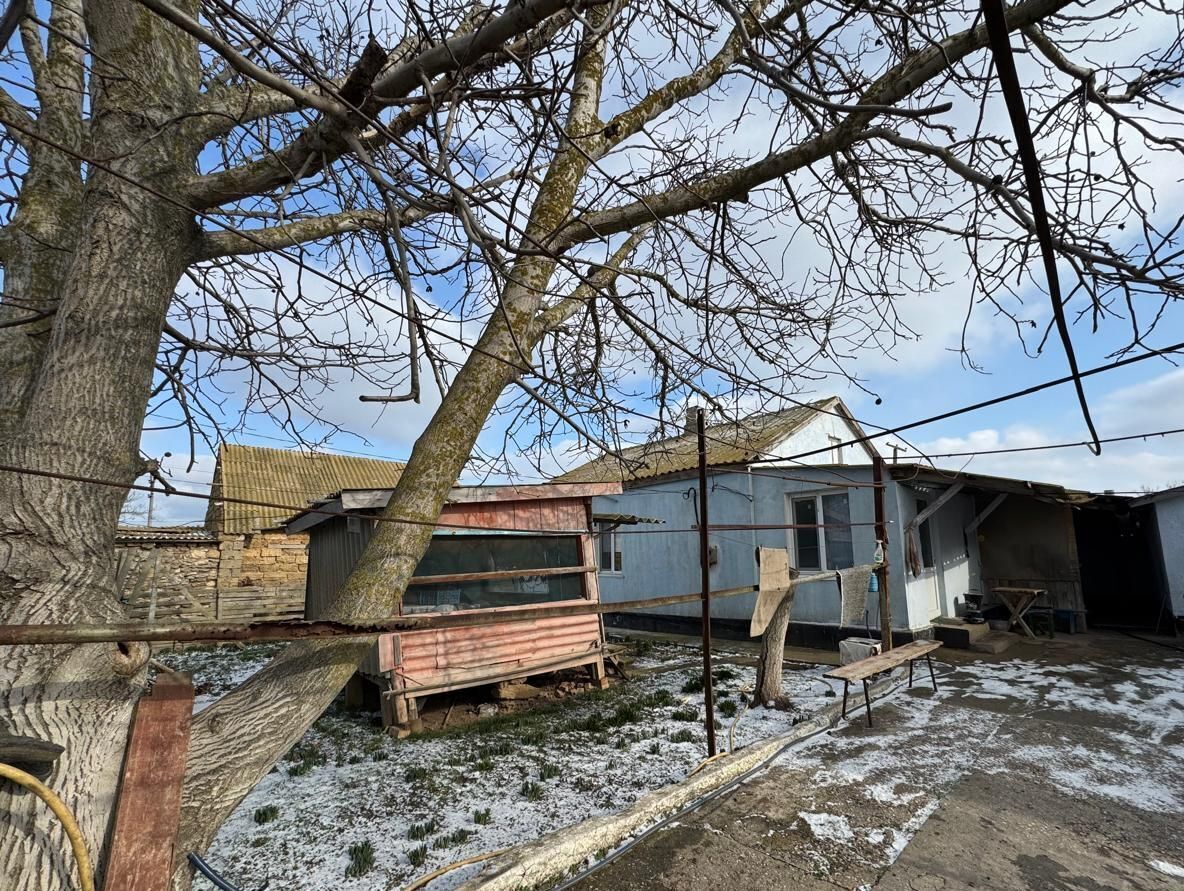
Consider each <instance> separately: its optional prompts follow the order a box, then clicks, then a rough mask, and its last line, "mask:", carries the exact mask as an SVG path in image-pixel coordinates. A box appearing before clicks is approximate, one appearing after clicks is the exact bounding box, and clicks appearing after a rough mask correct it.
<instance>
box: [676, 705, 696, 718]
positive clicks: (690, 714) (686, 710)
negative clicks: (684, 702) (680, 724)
mask: <svg viewBox="0 0 1184 891" xmlns="http://www.w3.org/2000/svg"><path fill="white" fill-rule="evenodd" d="M670 717H671V719H672V720H675V721H698V720H699V710H698V709H697V708H693V707H691V706H689V705H688V706H684V707H683V708H678V709H675V710H674V711H672V712H671V713H670Z"/></svg>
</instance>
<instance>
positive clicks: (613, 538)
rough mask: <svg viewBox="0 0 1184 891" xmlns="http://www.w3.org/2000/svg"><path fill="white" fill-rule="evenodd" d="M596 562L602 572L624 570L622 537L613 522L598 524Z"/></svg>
mask: <svg viewBox="0 0 1184 891" xmlns="http://www.w3.org/2000/svg"><path fill="white" fill-rule="evenodd" d="M596 554H597V558H596V562H597V565H598V566H599V567H600V571H601V572H623V571H624V570H623V567H622V563H621V539H620V537H619V536H618V535H617V527H616V525H615V524H613V523H597V524H596Z"/></svg>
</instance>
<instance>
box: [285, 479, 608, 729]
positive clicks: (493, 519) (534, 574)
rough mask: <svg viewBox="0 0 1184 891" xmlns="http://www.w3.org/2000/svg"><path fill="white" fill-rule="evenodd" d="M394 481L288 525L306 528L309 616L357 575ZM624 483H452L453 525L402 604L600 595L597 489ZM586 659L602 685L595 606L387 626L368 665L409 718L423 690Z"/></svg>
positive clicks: (447, 511)
mask: <svg viewBox="0 0 1184 891" xmlns="http://www.w3.org/2000/svg"><path fill="white" fill-rule="evenodd" d="M392 491H393V490H391V489H353V490H350V489H347V490H344V491H342V492H339V493H337V494H336V495H333V496H330V497H329V498H326V499H323V500H321V501H319V502H317V503H316V504H314V505H313V508H314V509H315V510H319V511H323V512H320V513H317V512H313V511H311V510H306V511H304V512H302V513H300V514H298V515H297V516H296V517H294V518H293V519H292V520H291V521H290V522H289V523H288V524H287V528H288V531H289V532H292V533H302V532H307V533H308V534H309V551H308V555H309V565H308V581H307V585H306V589H305V615H306V617H307V618H309V619H316V618H319V617H320V616H322V615H323V614H324V612H325V610H326V609H327V607H328V605H329V603H330V602H331V601H332V599H333V597H334V596H335V595H336V593H337V591H338V590H339V589H340V587H341V585H342V584H343V583H344V582H345V580H346V579H347V578H348V577H349V574H350V572H351V571H352V570H353V567H354V565H355V564H356V563H357V561H358V558H359V557H360V556H361V554H362V551H363V549H364V548H365V547H366V544H367V542H369V540H370V537H371V536H372V535H373V532H374V529H375V527H376V525H377V523H378V522H379V521H378V519H377V518H378V516H379V515H380V514H381V512H382V510H383V509H384V508H385V507H386V505H387V503H388V502H389V501H390V498H391V495H392ZM620 491H621V487H620V484H618V483H596V484H564V485H554V484H551V485H534V486H461V487H457V488H454V489H453V490H452V492H451V494H450V495H449V497H448V500H447V502H446V504H445V506H444V509H443V511H442V512H441V515H440V522H442V523H445V524H448V525H446V526H441V527H438V528H437V529H436V531H435V532H434V533H433V537H432V542H431V544H430V545H429V546H428V550H427V553H426V554H425V555H424V557H423V559H422V560H421V561H420V563H419V566H418V568H417V569H416V572H415V576H414V577H413V578H412V579H411V583H410V585H409V586H408V587H407V591H406V592H405V594H404V596H403V603H402V606H401V615H408V614H412V613H415V614H437V615H439V614H444V613H451V612H481V611H489V612H499V613H505V612H514V611H529V610H531V609H532V608H535V607H543V606H547V607H562V606H565V605H570V606H573V607H575V606H578V605H582V604H586V603H587V602H589V601H591V602H594V603H595V602H599V600H600V589H599V586H598V583H597V574H596V573H597V563H596V550H595V545H594V542H593V536H592V522H593V520H592V498H593V496H596V495H610V494H618V493H620ZM456 527H463V528H456ZM578 666H587V667H588V669H589V671H590V672H591V673H592V677H593V679H594V680H596V681H597V682H599V683H602V684H603V682H604V678H605V670H604V631H603V625H602V622H601V620H600V617H599V616H598V615H588V614H585V615H571V616H552V617H547V618H524V619H523V620H521V621H512V622H505V623H499V624H497V625H486V626H471V627H461V628H446V629H443V628H442V629H428V630H422V631H410V632H400V633H395V634H384V635H381V636H380V637H379V642H378V645H377V647H375V649H374V651H372V653H371V654H370V655H369V656H368V657H367V658H366V660H365V661H364V662H363V664H362V666H361V669H360V672H361V674H362V675H363V677H365V678H366V679H367V680H369V681H372V682H374V683H377V684H378V685H379V688H380V689H381V691H382V703H383V709H382V711H383V719H384V722H385V723H386V724H387V725H388V726H390V725H398V726H400V727H402V728H407V727H410V726H413V725H414V724H415V723H416V721H417V719H418V707H417V700H419V699H421V698H423V697H425V696H429V695H432V694H435V693H443V692H447V691H450V690H459V689H463V688H467V687H475V686H479V685H483V684H491V683H496V682H499V681H507V680H511V679H514V678H520V677H527V676H530V675H533V674H541V673H545V672H551V671H557V670H559V669H564V668H575V667H578Z"/></svg>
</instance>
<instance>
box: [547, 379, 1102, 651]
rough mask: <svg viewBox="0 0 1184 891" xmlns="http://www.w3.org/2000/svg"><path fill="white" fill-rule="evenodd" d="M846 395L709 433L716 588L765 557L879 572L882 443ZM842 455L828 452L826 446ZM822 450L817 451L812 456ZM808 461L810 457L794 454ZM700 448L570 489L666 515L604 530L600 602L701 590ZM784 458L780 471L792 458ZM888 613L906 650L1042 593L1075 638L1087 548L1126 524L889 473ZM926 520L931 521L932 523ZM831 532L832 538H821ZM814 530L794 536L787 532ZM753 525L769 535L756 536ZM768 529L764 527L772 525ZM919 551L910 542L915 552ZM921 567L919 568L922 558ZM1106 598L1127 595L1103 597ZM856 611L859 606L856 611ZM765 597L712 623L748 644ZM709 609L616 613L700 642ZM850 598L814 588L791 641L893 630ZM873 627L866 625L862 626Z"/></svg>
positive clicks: (677, 448) (1079, 498)
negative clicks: (1007, 594) (877, 448)
mask: <svg viewBox="0 0 1184 891" xmlns="http://www.w3.org/2000/svg"><path fill="white" fill-rule="evenodd" d="M863 435H864V434H863V432H862V430H861V429H860V428H859V425H858V424H857V423H856V422H855V421H854V420H853V419H852V417H851V415H850V413H849V412H848V411H847V409H846V408H845V407H844V406H843V404H842V402H841V400H839V399H837V398H831V399H824V400H819V401H817V402H813V403H809V404H807V405H802V406H798V407H795V408H792V409H789V410H787V411H782V412H774V413H769V414H760V415H754V416H751V417H748V418H744V419H743V420H741V421H739V422H729V423H727V424H718V425H712V426H711V427H709V428H708V430H707V438H708V441H707V463H708V466H709V470H708V497H709V516H710V524H711V525H712V526H713V527H727V526H730V527H737V528H733V529H715V530H713V531H712V532H711V534H710V536H709V562H710V580H711V588H712V590H729V589H734V588H742V587H745V586H750V585H754V584H756V581H757V579H758V569H757V565H756V559H755V552H756V549H757V548H758V547H761V546H763V547H784V548H788V549H789V552H790V560H791V564H792V565H793V566H796V567H797V568H798V569H799V570H801V571H802V572H803V573H805V574H809V573H813V572H819V571H823V570H830V569H842V568H846V567H850V566H853V565H857V564H868V563H871V562H873V560H874V554H875V551H876V540H875V533H874V525H873V524H874V519H875V502H874V494H873V493H874V484H873V475H874V470H873V466H872V461H873V460H874V458H875V457H876V454H875V452H874V450H873V449H872V448H871V446H870V444H866V443H865V444H861V445H855V446H846V445H844V443H846V442H849V441H852V440H856V439H859V438H860V437H862V436H863ZM828 446H829V448H828ZM811 452H817V454H813V455H806V453H811ZM795 455H803V458H802V459H801V461H796V460H790V458H791V456H795ZM697 457H698V456H697V442H696V437H695V435H694V434H693V433H691V432H689V431H688V432H686V433H684V434H682V435H680V436H676V437H672V438H669V439H664V440H659V441H656V442H651V443H647V444H645V445H641V446H637V447H634V448H631V449H627V450H625V451H624V452H623V453H622V454H621V455H620V457H613V456H604V457H601V458H598V459H596V460H595V461H592V462H589V463H588V464H585V465H583V466H581V467H578V468H575V469H573V470H572V471H569V472H568V473H565V474H562V475H561V476H558V477H556V479H555V481H556V482H563V483H567V482H576V481H579V482H593V481H606V480H619V481H621V482H622V486H623V491H622V492H621V494H620V495H612V496H601V497H598V498H596V499H595V501H594V508H595V512H596V514H598V515H606V514H610V513H613V512H619V513H631V514H644V515H646V516H649V517H656V518H660V519H661V520H662V521H663V522H664V523H665V524H666V525H665V527H663V528H664V529H665V530H668V531H667V532H665V533H664V534H654V533H652V532H647V533H646V534H640V535H639V534H634V533H633V532H632V531H631V530H628V529H621V528H616V527H614V526H613V524H612V523H605V524H603V525H601V526H599V527H598V530H597V531H598V533H599V543H598V548H597V555H598V560H599V563H600V568H601V572H600V589H601V597H602V598H603V599H604V601H606V602H612V601H624V600H635V599H642V598H647V597H660V596H666V595H674V594H685V593H690V592H694V591H698V590H699V589H700V566H699V543H698V536H697V534H695V532H694V531H693V530H695V528H696V527H697V524H698V504H697V494H698V493H697V489H698V485H699V483H698V472H697ZM779 459H781V460H779ZM885 470H886V472H885V480H884V510H885V519H886V521H887V524H888V539H889V542H888V548H887V551H886V554H887V558H888V562H889V578H888V588H889V608H890V611H891V625H892V628H893V636H894V638H899V639H901V640H909V639H913V638H916V637H928V636H932V635H933V634H934V624H935V622H937V623H942V622H943V620H945V623H949V622H950V621H953V620H956V619H957V617H958V616H960V615H962V614H963V613H964V612H965V610H966V607H967V601H968V598H970V599H971V600H974V599H975V595H980V594H981V595H984V597H985V602H986V604H987V605H990V603H991V602H992V600H993V599H995V598H993V595H992V589H993V588H995V587H1031V588H1042V589H1046V590H1047V591H1048V594H1047V595H1045V597H1044V598H1043V599H1042V601H1041V604H1042V605H1047V606H1049V607H1051V608H1052V609H1053V610H1054V611H1055V617H1056V621H1057V623H1058V625H1059V627H1061V628H1062V629H1063V630H1084V629H1085V627H1086V615H1087V612H1089V609H1088V608H1087V601H1088V600H1089V596H1088V595H1089V593H1090V592H1089V591H1088V590H1087V589H1088V587H1089V586H1088V585H1086V584H1083V582H1082V578H1081V569H1080V561H1079V557H1078V548H1077V537H1078V535H1079V529H1078V527H1079V526H1084V527H1086V530H1085V531H1086V532H1087V533H1089V532H1090V530H1092V529H1093V528H1094V525H1098V526H1099V528H1100V526H1104V525H1105V524H1106V523H1109V522H1111V521H1112V520H1113V516H1114V512H1115V511H1116V510H1118V509H1120V506H1118V505H1116V504H1115V503H1113V499H1110V498H1108V497H1103V496H1095V495H1092V494H1090V493H1086V492H1076V491H1072V490H1067V489H1065V488H1063V487H1060V486H1056V485H1050V484H1042V483H1036V482H1028V481H1023V480H1010V479H1004V478H999V477H989V476H982V475H976V474H967V473H961V472H958V471H946V470H939V469H935V468H932V467H928V466H921V465H914V464H908V465H904V464H892V465H888V466H887V467H886V468H885ZM918 520H920V522H918ZM814 524H819V528H810V527H811V526H814ZM793 525H796V526H799V527H805V528H786V527H788V526H793ZM754 527H755V528H754ZM762 527H763V528H762ZM910 539H911V540H912V543H911V546H910V544H909V540H910ZM910 555H912V559H910ZM1095 593H1096V594H1097V596H1098V597H1099V598H1101V599H1103V600H1106V602H1110V601H1112V600H1113V596H1114V595H1113V594H1112V593H1107V592H1095ZM856 606H857V607H858V606H859V604H858V602H856ZM752 607H753V595H746V596H738V597H729V598H726V599H724V598H721V599H718V600H716V601H715V602H713V605H712V616H713V625H714V626H715V627H716V629H717V631H719V632H720V633H723V634H730V635H732V636H737V637H744V636H747V627H748V622H749V617H750V616H751V612H752ZM699 612H700V607H699V605H698V604H694V603H692V604H680V605H677V606H672V607H667V608H662V609H660V610H652V611H648V612H644V613H637V612H630V613H616V614H611V615H609V616H606V621H608V622H609V623H610V624H613V625H615V626H620V627H636V628H645V629H651V630H668V631H681V632H697V630H698V627H699V624H700V618H699ZM842 614H843V605H842V604H841V602H840V598H839V596H838V593H837V591H836V586H835V585H834V584H832V583H829V582H816V583H811V584H804V585H801V586H800V587H799V588H798V592H797V595H796V598H795V603H794V611H793V622H792V623H791V626H790V633H789V640H790V641H791V642H792V643H799V644H803V645H819V646H832V645H834V644H835V643H836V642H837V640H839V639H841V638H842V637H845V636H847V635H849V634H852V633H855V632H859V633H866V629H878V628H879V626H880V617H879V603H878V595H870V596H867V598H866V604H865V609H863V610H861V609H858V608H857V609H856V610H854V611H849V612H848V621H847V624H846V626H844V624H843V621H842ZM860 617H861V618H860Z"/></svg>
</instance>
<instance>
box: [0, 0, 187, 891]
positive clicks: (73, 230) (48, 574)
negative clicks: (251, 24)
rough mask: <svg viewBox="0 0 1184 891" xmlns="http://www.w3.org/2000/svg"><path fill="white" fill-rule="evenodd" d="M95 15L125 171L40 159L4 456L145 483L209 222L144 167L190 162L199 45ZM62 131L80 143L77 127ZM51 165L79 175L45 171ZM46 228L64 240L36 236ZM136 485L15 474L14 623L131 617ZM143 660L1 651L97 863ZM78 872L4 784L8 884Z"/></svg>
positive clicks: (9, 526)
mask: <svg viewBox="0 0 1184 891" xmlns="http://www.w3.org/2000/svg"><path fill="white" fill-rule="evenodd" d="M63 2H67V3H68V0H63ZM87 14H88V17H89V18H88V22H87V24H88V30H89V37H90V40H91V43H92V45H93V47H94V49H95V55H94V58H95V59H96V60H99V61H96V62H95V68H96V74H95V80H94V82H93V83H92V84H91V93H90V95H91V97H92V102H91V107H90V112H91V123H90V124H89V134H88V136H89V140H90V146H89V152H90V154H93V155H95V156H98V157H104V158H110V159H113V160H112V161H110V162H109V163H110V164H111V166H113V167H114V168H115V169H117V170H118V171H119V173H121V174H123V177H121V176H116V175H113V174H111V173H109V172H106V171H104V170H103V169H101V168H97V167H96V168H94V169H92V170H90V171H89V175H88V179H87V182H86V184H85V186H84V187H83V186H79V184H78V180H77V178H76V177H77V162H76V161H69V160H66V161H63V160H62V159H63V158H68V156H67V155H64V154H59V155H58V156H57V157H53V156H48V157H43V158H42V160H43V161H44V163H45V165H46V166H45V167H44V168H38V169H37V170H36V171H31V172H30V174H29V177H28V179H29V182H31V183H33V184H39V183H40V186H39V192H38V193H37V194H33V195H32V199H31V200H30V201H29V202H27V203H26V204H23V205H22V209H21V214H23V215H24V216H23V219H24V220H25V221H26V222H25V223H24V229H23V230H22V232H27V233H28V236H27V237H26V239H25V241H26V243H25V244H24V245H22V243H21V242H20V241H18V242H17V243H16V245H15V250H16V254H15V256H14V255H13V254H12V253H10V254H9V256H8V257H7V258H6V276H7V270H9V269H12V270H14V273H15V274H14V275H13V276H12V277H11V278H7V277H6V286H8V285H10V284H11V285H13V286H17V287H20V288H21V289H22V293H19V294H17V295H16V296H17V297H18V298H19V297H21V296H22V295H23V293H29V294H30V295H31V296H32V297H33V298H35V301H36V302H37V304H38V305H39V306H44V307H46V308H49V309H52V311H53V314H52V317H51V318H49V319H47V320H46V324H45V325H43V326H41V327H40V328H28V327H26V326H21V327H18V328H14V329H11V332H10V333H9V334H8V335H7V337H6V341H7V343H6V345H12V346H14V347H15V349H14V352H13V353H12V354H11V355H12V356H14V357H15V358H12V359H11V361H8V360H6V361H5V363H4V364H3V372H4V373H5V374H7V375H8V378H7V379H6V380H5V381H4V383H3V385H2V386H0V400H2V402H3V405H2V406H0V416H2V420H3V424H4V426H5V428H6V429H5V435H3V436H0V462H3V463H6V464H12V465H17V466H20V467H28V468H32V469H38V470H50V471H56V472H61V473H65V474H70V475H77V476H84V477H92V478H97V479H102V480H112V481H115V482H117V483H121V484H130V483H131V482H132V481H133V480H134V479H135V477H136V476H138V475H139V473H140V472H141V471H142V463H141V461H140V459H139V457H138V455H139V431H140V427H141V426H142V422H143V417H144V411H145V406H146V403H147V398H148V393H149V391H150V388H151V384H152V376H153V371H154V367H155V357H156V352H157V349H158V347H159V341H160V331H161V328H162V325H163V322H164V318H165V314H166V311H167V309H168V305H169V302H170V300H171V299H172V297H173V294H174V289H175V287H176V284H177V282H178V281H179V279H180V277H181V275H182V273H183V272H184V270H185V268H186V267H187V266H188V265H189V264H190V262H191V260H192V257H193V252H194V249H195V247H194V246H195V245H196V241H197V234H198V233H197V228H196V225H195V223H194V220H193V217H192V214H189V213H186V212H185V211H184V210H183V209H180V208H178V207H176V206H175V205H174V204H173V203H171V202H168V201H165V200H162V199H160V198H158V197H156V196H154V195H153V194H152V193H151V192H150V191H148V190H146V189H144V188H140V187H138V186H136V185H134V184H133V183H146V184H149V185H150V186H152V187H153V188H154V189H157V190H160V191H163V192H165V193H168V192H169V191H170V190H171V189H173V187H174V184H175V183H176V182H178V181H179V180H180V179H181V178H182V177H183V176H186V175H189V174H190V173H191V172H192V170H193V161H194V157H193V156H194V153H195V151H196V149H195V148H187V146H188V145H189V144H190V143H191V142H192V140H191V139H187V138H186V137H185V134H184V132H183V129H182V126H183V125H179V124H176V123H170V122H172V121H174V120H175V119H176V118H177V117H178V115H179V114H181V113H183V112H187V111H188V110H189V108H190V106H191V104H192V95H193V91H194V90H195V89H196V84H197V72H198V67H197V55H196V52H195V50H194V48H193V46H192V44H191V43H188V42H187V41H184V40H181V39H179V38H178V37H177V34H176V31H175V29H171V33H164V31H163V29H162V26H161V24H160V22H159V20H158V19H156V18H154V17H153V16H152V15H151V14H150V13H148V12H147V11H146V10H144V9H143V8H141V7H139V6H138V5H136V4H134V3H129V2H126V0H94V2H92V3H91V4H90V5H89V6H88V8H87ZM78 21H79V23H80V21H81V20H80V19H79V20H78ZM63 58H65V57H64V56H63ZM127 72H135V74H136V76H135V77H128V76H127V74H126V73H127ZM74 100H75V101H76V102H77V103H79V104H80V103H81V99H80V98H79V97H78V96H75V97H74ZM51 120H52V119H51ZM81 125H82V124H81V120H79V121H78V126H79V127H81ZM47 135H48V136H49V137H50V138H53V139H54V140H55V141H57V142H59V143H61V144H63V145H66V146H70V145H71V144H72V140H71V138H70V133H69V132H68V128H67V127H65V126H64V125H62V126H61V127H58V128H56V129H51V130H50V131H49V132H47ZM42 154H43V155H44V153H42ZM46 171H49V172H50V173H56V174H62V173H63V171H64V172H65V173H69V172H71V171H73V173H74V175H75V178H74V179H72V180H67V182H66V183H64V184H54V183H47V182H43V179H44V178H45V175H46ZM124 177H126V178H124ZM129 179H130V180H132V182H129V181H128V180H129ZM70 185H73V186H74V188H75V192H76V194H74V193H71V192H70V191H69V188H68V187H69V186H70ZM51 208H52V209H53V210H52V212H51ZM21 214H18V217H20V216H21ZM45 232H48V233H50V234H52V236H53V239H54V240H53V243H52V246H51V247H49V248H47V246H46V245H43V244H38V245H36V246H33V245H32V242H34V241H35V240H36V236H37V235H38V234H39V233H45ZM63 248H64V249H65V250H64V253H63V250H62V249H63ZM47 251H48V252H47ZM24 289H28V291H27V292H26V291H25V290H24ZM22 339H23V340H22ZM14 341H15V343H14ZM125 494H126V490H125V489H122V488H119V487H117V486H100V485H94V484H89V483H78V482H69V481H65V480H58V479H47V478H39V477H32V476H24V475H20V474H13V473H2V474H0V622H4V623H14V624H16V623H44V622H94V621H108V620H113V619H115V620H117V619H120V618H123V612H122V609H121V607H120V605H119V603H118V601H117V599H116V596H115V593H114V585H113V581H114V578H113V575H114V574H113V561H114V533H115V527H116V522H117V519H118V516H119V509H120V505H121V503H122V500H123V497H124V495H125ZM146 661H147V650H146V648H144V647H143V646H142V645H131V646H122V645H119V646H117V645H106V646H100V645H95V646H84V647H62V646H55V647H12V648H8V649H4V650H2V651H0V732H3V733H15V734H21V735H28V736H34V737H37V738H40V739H44V740H49V741H52V742H55V743H58V744H60V745H62V746H64V747H65V752H64V753H63V755H62V756H61V758H60V759H59V761H58V763H57V765H56V766H55V769H54V771H53V774H52V775H51V777H50V778H49V781H48V784H49V785H50V786H51V788H52V789H53V790H54V791H55V792H56V793H57V794H58V795H59V796H61V797H62V799H63V800H64V801H65V802H66V804H67V805H68V806H69V807H70V808H71V810H72V811H73V812H74V814H75V816H76V818H77V819H78V822H79V824H80V826H81V828H82V831H83V834H84V836H85V839H86V845H87V848H88V850H89V851H90V854H91V857H92V859H93V860H94V861H95V863H96V866H97V867H98V870H99V875H100V876H101V870H102V864H103V855H104V845H105V842H106V835H107V830H108V821H109V819H110V817H111V814H112V810H113V805H114V801H115V792H116V788H117V783H118V777H119V772H120V769H121V766H122V762H123V750H124V746H125V742H126V736H127V728H128V723H129V720H130V717H131V713H132V709H133V707H134V705H135V702H136V700H137V698H138V696H139V694H140V693H141V691H142V688H143V684H144V676H145V675H144V666H145V664H146ZM76 876H77V872H76V868H75V864H74V858H73V856H72V854H71V853H70V847H69V844H68V843H67V841H66V838H65V835H64V833H63V830H62V827H61V826H60V825H59V824H58V822H57V820H56V819H55V818H53V817H52V815H50V813H49V812H48V810H47V809H46V808H45V807H44V805H43V804H41V803H40V802H39V801H38V799H36V798H35V797H34V796H31V795H16V794H14V792H13V788H12V787H11V786H10V785H9V784H3V785H0V888H3V889H4V891H58V889H73V888H76V887H77V878H76Z"/></svg>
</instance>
